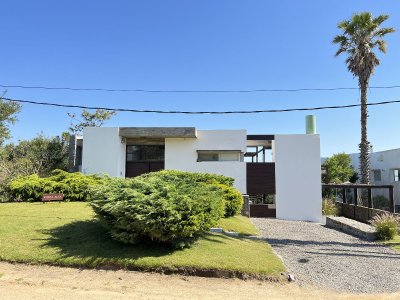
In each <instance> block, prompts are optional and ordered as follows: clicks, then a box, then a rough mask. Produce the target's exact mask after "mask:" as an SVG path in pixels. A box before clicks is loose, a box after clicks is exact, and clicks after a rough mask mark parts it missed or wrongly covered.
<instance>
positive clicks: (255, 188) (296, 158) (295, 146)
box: [82, 127, 322, 222]
mask: <svg viewBox="0 0 400 300" xmlns="http://www.w3.org/2000/svg"><path fill="white" fill-rule="evenodd" d="M82 148H83V150H82V172H83V173H85V174H97V173H106V174H108V175H110V176H117V177H134V176H138V175H140V174H143V173H147V172H152V171H158V170H162V169H168V170H174V169H175V170H182V171H190V172H204V173H214V174H220V175H225V176H229V177H232V178H234V180H235V183H234V186H235V187H236V188H237V189H238V190H239V191H240V192H241V193H242V194H248V195H252V196H257V197H255V198H256V199H259V198H260V197H261V199H266V196H271V195H274V199H275V203H273V204H265V203H262V204H256V203H254V204H252V205H250V215H251V216H255V217H275V216H276V217H277V218H280V219H288V220H303V221H313V222H320V221H321V220H322V215H321V205H322V199H321V163H320V139H319V135H317V134H298V135H248V134H247V131H246V130H197V129H196V128H194V127H112V128H107V127H101V128H98V127H88V128H85V129H84V132H83V146H82ZM268 154H270V155H269V159H268ZM259 196H260V197H259Z"/></svg>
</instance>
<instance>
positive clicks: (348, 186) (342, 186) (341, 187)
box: [322, 183, 395, 213]
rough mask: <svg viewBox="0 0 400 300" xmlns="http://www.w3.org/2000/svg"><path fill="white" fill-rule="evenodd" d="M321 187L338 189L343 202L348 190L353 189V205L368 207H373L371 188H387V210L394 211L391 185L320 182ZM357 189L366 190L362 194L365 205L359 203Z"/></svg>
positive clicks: (346, 202) (345, 200)
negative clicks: (365, 201) (365, 200)
mask: <svg viewBox="0 0 400 300" xmlns="http://www.w3.org/2000/svg"><path fill="white" fill-rule="evenodd" d="M322 188H323V189H325V190H326V189H337V190H340V191H341V193H342V199H343V203H344V204H348V202H349V201H348V191H349V190H350V191H351V190H353V201H352V202H353V203H351V204H353V205H354V206H364V207H368V208H374V207H373V201H372V190H373V189H388V194H389V211H390V212H392V213H394V212H395V201H394V187H393V185H371V184H332V183H329V184H322ZM359 189H362V190H363V191H365V190H366V193H364V194H363V196H365V198H366V199H367V205H363V204H364V203H361V204H360V203H359V201H358V199H359V191H358V190H359Z"/></svg>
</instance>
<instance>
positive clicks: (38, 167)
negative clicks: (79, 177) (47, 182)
mask: <svg viewBox="0 0 400 300" xmlns="http://www.w3.org/2000/svg"><path fill="white" fill-rule="evenodd" d="M67 164H68V143H67V141H65V140H63V139H62V138H60V137H58V136H56V137H51V138H48V137H45V136H44V135H42V134H40V135H38V136H37V137H35V138H33V139H32V140H22V141H19V142H18V144H13V143H11V144H8V145H5V146H3V147H2V148H1V149H0V174H1V179H2V180H10V179H12V178H15V177H16V176H18V175H30V174H37V175H39V176H47V175H50V173H51V171H53V170H55V169H62V170H66V169H67Z"/></svg>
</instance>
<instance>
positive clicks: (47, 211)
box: [0, 202, 284, 277]
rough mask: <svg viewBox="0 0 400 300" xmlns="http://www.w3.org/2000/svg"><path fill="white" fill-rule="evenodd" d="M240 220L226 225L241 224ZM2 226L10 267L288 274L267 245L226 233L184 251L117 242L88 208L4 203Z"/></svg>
mask: <svg viewBox="0 0 400 300" xmlns="http://www.w3.org/2000/svg"><path fill="white" fill-rule="evenodd" d="M239 220H241V218H236V219H235V220H234V221H231V220H227V221H226V223H228V225H229V224H238V223H240V222H239ZM0 224H2V225H1V226H0V259H1V260H4V261H10V262H26V263H36V264H46V263H47V264H54V265H61V266H79V267H89V268H97V267H103V268H109V267H112V268H127V269H143V270H156V269H165V270H177V269H178V270H179V269H195V270H225V271H232V272H240V273H246V274H254V275H262V276H271V277H279V274H280V273H281V272H282V271H284V266H283V265H282V263H281V261H280V260H279V259H278V258H277V257H276V256H275V255H274V254H273V252H272V249H271V247H270V246H269V245H268V244H267V243H265V242H260V241H253V240H248V239H242V238H233V237H228V236H225V235H222V234H211V233H210V234H206V235H205V236H204V237H202V238H200V239H199V240H198V241H197V242H195V243H194V244H193V246H192V247H190V248H186V249H183V250H172V249H168V248H164V247H161V246H131V245H124V244H121V243H118V242H115V241H113V240H111V238H110V237H109V235H108V232H107V231H106V230H105V229H104V228H103V227H102V226H101V225H100V224H99V223H98V221H97V220H96V219H95V218H94V214H93V211H92V209H91V208H90V206H89V205H88V204H86V203H79V202H69V203H47V204H41V203H2V204H0ZM243 224H246V223H243ZM250 224H251V223H247V225H243V228H246V232H250V231H249V230H250V229H249V228H251V227H250ZM232 226H233V225H232ZM237 226H239V225H237ZM227 228H232V230H233V228H234V227H231V226H228V227H227ZM252 230H254V229H252Z"/></svg>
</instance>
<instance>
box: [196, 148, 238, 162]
mask: <svg viewBox="0 0 400 300" xmlns="http://www.w3.org/2000/svg"><path fill="white" fill-rule="evenodd" d="M197 161H198V162H201V161H243V154H242V152H241V151H239V150H215V151H214V150H199V151H197Z"/></svg>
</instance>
